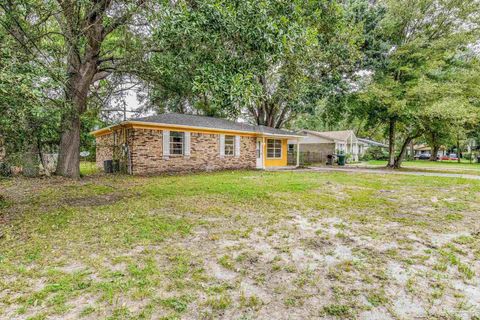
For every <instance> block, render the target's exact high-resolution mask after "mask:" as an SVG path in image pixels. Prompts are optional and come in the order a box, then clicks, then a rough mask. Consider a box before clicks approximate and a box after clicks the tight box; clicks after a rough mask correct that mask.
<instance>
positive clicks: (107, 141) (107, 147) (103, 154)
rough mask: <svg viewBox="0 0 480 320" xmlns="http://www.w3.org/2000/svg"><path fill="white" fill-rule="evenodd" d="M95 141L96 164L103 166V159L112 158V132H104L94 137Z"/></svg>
mask: <svg viewBox="0 0 480 320" xmlns="http://www.w3.org/2000/svg"><path fill="white" fill-rule="evenodd" d="M95 143H96V158H95V160H96V164H97V167H99V168H103V161H105V160H112V159H113V134H111V133H109V134H104V135H102V136H99V137H97V138H96V139H95Z"/></svg>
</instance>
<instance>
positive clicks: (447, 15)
mask: <svg viewBox="0 0 480 320" xmlns="http://www.w3.org/2000/svg"><path fill="white" fill-rule="evenodd" d="M384 4H385V6H386V15H385V17H384V18H383V19H382V20H381V21H380V22H379V24H378V28H377V29H376V36H377V37H378V38H379V39H380V41H381V42H382V43H384V46H383V52H381V53H382V56H383V57H384V63H382V64H379V65H377V66H376V67H375V68H374V69H373V71H374V74H373V80H372V82H371V83H370V84H369V85H367V86H366V87H365V88H364V90H362V91H361V92H360V93H359V95H358V96H360V100H361V103H359V104H358V105H359V106H360V107H359V109H358V110H357V111H360V112H359V114H360V115H361V116H364V117H368V118H370V120H371V121H370V123H374V122H383V123H386V124H387V126H386V127H387V128H386V129H387V135H388V137H389V161H388V166H389V167H392V168H395V167H399V166H400V165H401V161H402V159H403V157H404V155H405V151H406V148H407V146H408V145H409V144H410V142H411V141H412V140H413V139H415V138H417V137H419V136H421V135H422V134H423V133H424V132H425V130H427V129H428V127H429V123H428V119H432V117H431V116H432V115H433V114H435V116H434V117H437V119H438V117H439V116H440V117H441V120H440V121H445V123H450V121H453V120H452V114H451V112H443V110H448V109H450V110H452V107H451V106H452V105H458V104H460V105H462V106H468V105H470V104H471V103H472V100H468V99H466V97H467V94H468V93H467V92H465V91H461V92H452V91H451V90H448V87H449V86H452V85H453V84H454V83H456V84H457V85H454V87H458V85H460V84H461V82H462V81H463V80H464V79H463V80H462V79H460V77H456V78H455V77H451V76H450V77H442V76H441V75H448V74H451V72H452V70H455V69H457V71H461V70H459V69H458V68H457V65H458V63H459V61H462V57H461V54H462V53H464V52H467V51H468V50H469V48H468V45H469V44H471V43H474V42H475V41H478V28H479V22H478V19H477V18H478V17H477V14H478V9H479V5H480V4H479V3H478V2H475V1H472V2H469V1H459V0H444V1H437V0H408V1H402V2H398V1H385V2H384ZM463 69H468V66H464V68H463ZM456 81H457V82H456ZM442 108H443V109H442ZM432 110H435V112H433V111H432ZM457 110H458V109H457ZM458 114H459V115H461V114H462V113H461V112H460V113H458ZM398 141H400V146H401V147H400V149H399V150H398V149H397V148H396V144H397V142H398Z"/></svg>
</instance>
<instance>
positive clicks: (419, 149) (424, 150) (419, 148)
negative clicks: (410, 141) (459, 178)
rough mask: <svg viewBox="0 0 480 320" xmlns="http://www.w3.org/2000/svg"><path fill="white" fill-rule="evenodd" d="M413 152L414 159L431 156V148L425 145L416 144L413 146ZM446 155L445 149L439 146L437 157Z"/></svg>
mask: <svg viewBox="0 0 480 320" xmlns="http://www.w3.org/2000/svg"><path fill="white" fill-rule="evenodd" d="M413 151H414V152H415V157H418V156H420V155H422V154H432V148H431V147H430V146H429V145H427V144H416V145H414V146H413ZM446 154H447V148H446V147H445V146H441V147H440V149H439V150H438V153H437V157H441V156H445V155H446Z"/></svg>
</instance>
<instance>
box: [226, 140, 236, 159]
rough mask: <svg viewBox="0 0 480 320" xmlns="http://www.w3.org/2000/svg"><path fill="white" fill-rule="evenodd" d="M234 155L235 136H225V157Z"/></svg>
mask: <svg viewBox="0 0 480 320" xmlns="http://www.w3.org/2000/svg"><path fill="white" fill-rule="evenodd" d="M234 154H235V136H225V155H226V156H233V155H234Z"/></svg>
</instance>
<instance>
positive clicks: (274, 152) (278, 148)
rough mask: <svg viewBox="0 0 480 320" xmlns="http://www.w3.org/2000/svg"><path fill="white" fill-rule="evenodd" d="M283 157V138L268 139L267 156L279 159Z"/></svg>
mask: <svg viewBox="0 0 480 320" xmlns="http://www.w3.org/2000/svg"><path fill="white" fill-rule="evenodd" d="M281 157H282V140H278V139H267V158H272V159H279V158H281Z"/></svg>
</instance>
